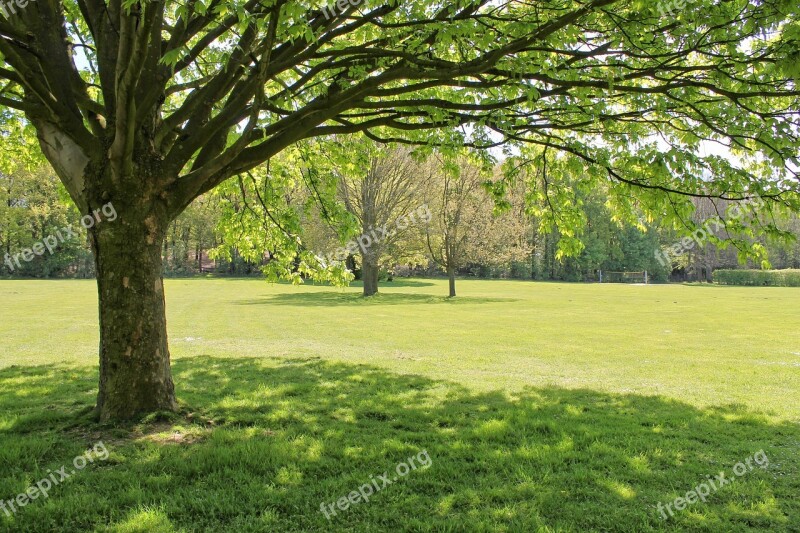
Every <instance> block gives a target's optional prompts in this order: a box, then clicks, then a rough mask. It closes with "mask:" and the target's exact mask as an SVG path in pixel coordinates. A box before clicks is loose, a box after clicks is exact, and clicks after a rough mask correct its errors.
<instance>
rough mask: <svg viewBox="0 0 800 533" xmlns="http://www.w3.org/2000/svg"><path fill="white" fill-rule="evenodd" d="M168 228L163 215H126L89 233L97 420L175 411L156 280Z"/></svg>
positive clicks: (161, 299)
mask: <svg viewBox="0 0 800 533" xmlns="http://www.w3.org/2000/svg"><path fill="white" fill-rule="evenodd" d="M167 225H168V219H167V218H166V217H165V216H164V215H159V214H156V213H152V212H147V211H139V210H126V211H125V212H124V216H123V215H120V218H119V220H117V221H115V222H109V223H105V224H103V223H101V224H98V225H97V226H96V227H95V229H94V230H93V231H92V236H91V240H92V247H93V249H94V255H95V265H96V267H97V288H98V297H99V305H100V389H99V393H98V396H97V414H98V415H99V417H100V419H101V420H109V419H127V418H132V417H134V416H136V415H137V414H140V413H146V412H153V411H158V410H170V411H172V410H175V409H177V402H176V400H175V388H174V386H173V383H172V373H171V370H170V356H169V347H168V343H167V319H166V313H165V302H164V282H163V278H162V259H161V244H162V242H163V239H164V231H165V229H166V228H167ZM143 236H144V238H143Z"/></svg>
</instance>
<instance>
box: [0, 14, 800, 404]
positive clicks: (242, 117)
mask: <svg viewBox="0 0 800 533" xmlns="http://www.w3.org/2000/svg"><path fill="white" fill-rule="evenodd" d="M4 5H5V9H4V10H3V11H2V12H0V106H3V108H4V110H5V111H8V110H17V111H21V112H23V113H24V116H25V117H26V118H25V120H26V121H28V122H29V123H30V124H32V125H33V126H34V127H35V128H36V131H37V134H38V139H39V143H40V145H41V148H42V150H43V152H44V154H45V156H46V157H47V159H48V160H49V161H50V163H51V164H52V166H53V167H54V168H55V170H56V172H57V173H58V175H59V177H60V179H61V180H62V182H63V183H64V185H65V187H66V188H67V190H68V191H69V194H70V196H71V197H72V199H73V200H74V202H75V204H76V205H77V206H78V208H79V209H80V211H81V213H82V214H91V213H92V212H93V210H95V209H98V208H99V207H100V206H102V205H104V204H106V203H108V202H112V203H113V205H114V206H115V208H116V210H117V212H118V214H119V219H118V221H116V222H114V223H112V224H101V225H98V226H96V227H95V228H93V230H92V231H91V235H90V239H91V242H92V248H93V251H94V255H95V261H96V270H97V284H98V293H99V306H100V339H101V340H100V384H99V395H98V399H97V410H98V414H99V416H100V418H101V419H104V420H105V419H116V418H128V417H132V416H136V415H138V414H140V413H144V412H149V411H153V410H159V409H175V408H176V398H175V393H174V387H173V381H172V375H171V372H170V361H169V347H168V343H167V328H166V319H165V302H164V289H163V283H162V278H161V269H162V257H161V244H162V241H163V239H164V237H165V233H166V231H167V228H168V226H169V223H170V222H171V221H172V220H174V219H175V217H177V216H178V215H179V214H180V213H181V212H182V211H183V210H184V209H185V208H186V207H187V206H188V205H189V204H190V203H191V202H192V201H193V200H194V199H195V198H197V197H198V196H199V195H201V194H203V193H204V192H206V191H209V190H211V189H213V188H214V187H216V186H217V185H219V184H220V183H222V182H224V181H226V180H228V179H229V178H232V177H234V176H237V175H240V174H242V173H245V172H247V171H248V170H251V169H253V168H255V167H257V166H258V165H260V164H262V163H264V162H265V161H267V160H269V159H270V158H272V157H273V156H275V155H276V154H279V153H281V152H282V151H283V150H285V149H286V148H287V147H290V146H292V145H294V144H295V143H297V142H299V141H301V140H303V139H309V138H314V137H324V136H329V135H332V134H348V133H355V132H364V133H365V134H366V135H367V136H369V137H371V138H373V139H377V140H382V141H390V140H395V141H398V142H408V143H418V144H438V143H445V144H448V145H456V144H459V143H461V142H465V143H467V144H468V145H471V146H475V147H488V146H490V145H492V144H496V143H500V142H505V143H512V144H516V145H518V149H519V151H518V152H515V153H517V154H518V155H519V156H520V157H523V158H528V159H529V160H530V161H533V162H534V164H535V165H537V166H538V164H537V163H536V158H537V157H538V155H537V154H538V152H537V150H540V149H542V148H544V147H547V148H548V149H550V150H552V151H557V152H559V153H561V154H563V165H568V166H571V167H572V168H582V169H584V175H585V178H584V180H585V183H586V184H587V186H590V185H591V184H592V183H593V182H595V183H596V182H598V181H601V180H611V181H613V182H615V183H618V184H620V185H619V192H618V193H615V194H616V197H615V200H616V201H617V203H618V204H619V205H621V206H623V207H622V208H623V209H624V207H625V202H628V203H630V202H631V198H638V199H639V200H638V201H639V202H640V203H642V204H643V205H645V206H646V207H647V209H649V210H656V209H659V210H660V209H662V208H664V206H667V208H670V209H672V208H673V207H672V206H677V207H676V208H677V209H678V210H685V209H686V208H687V207H686V205H687V204H686V203H685V202H682V201H681V198H682V197H683V196H686V195H707V196H716V197H726V198H733V199H741V198H748V197H750V196H752V195H754V194H759V195H760V196H761V197H762V198H767V199H769V200H771V201H772V202H773V203H775V202H784V203H791V202H794V199H793V197H790V195H789V194H788V192H791V191H796V189H797V186H798V181H797V175H796V174H795V170H796V168H795V167H794V166H793V163H792V162H791V158H795V157H796V156H797V142H798V138H797V134H798V117H797V113H798V112H797V110H798V107H800V106H799V105H798V95H800V93H799V92H798V90H797V87H796V85H795V78H796V77H797V76H798V67H797V65H798V62H797V58H798V56H799V55H800V23H798V11H800V5H798V3H797V2H790V1H786V0H756V1H752V0H730V1H726V2H718V1H716V0H697V1H695V2H691V3H690V4H688V5H687V6H686V7H685V8H684V9H683V10H682V11H681V12H680V13H678V14H672V13H667V14H664V13H663V11H661V10H659V8H658V5H657V2H652V3H647V2H642V1H640V0H587V1H583V2H578V1H576V0H543V1H541V2H527V1H521V0H500V1H492V2H490V1H488V0H475V1H470V0H465V1H462V0H459V1H456V2H438V1H436V0H408V1H403V2H399V1H398V0H389V1H388V2H386V3H384V2H383V1H380V2H378V1H373V0H365V1H364V2H361V3H358V4H357V5H352V4H351V5H350V6H348V7H346V9H344V10H343V11H341V10H339V9H335V10H331V9H330V6H329V5H328V2H327V1H322V0H302V1H301V0H224V1H223V0H187V1H185V2H176V1H171V0H147V1H145V0H124V1H123V0H37V1H36V2H22V1H17V2H14V3H13V4H12V3H11V2H5V4H4ZM337 5H338V6H341V3H339V4H337ZM323 8H326V9H325V12H323ZM463 125H471V127H470V128H463V129H462V128H460V127H459V126H463ZM434 130H435V131H438V133H436V135H434V134H433V133H431V132H432V131H434ZM426 132H427V133H426ZM3 142H4V144H6V145H8V144H13V143H14V142H15V139H14V138H9V137H5V138H4V140H3ZM703 142H710V143H715V142H716V143H720V144H722V145H725V146H726V147H727V150H729V151H730V152H732V153H733V152H735V153H736V155H737V158H736V160H734V159H727V158H725V157H720V156H719V155H718V154H712V155H708V156H700V155H698V147H699V146H700V145H701V144H702V143H703ZM737 161H741V164H739V163H737ZM787 191H788V192H787ZM567 197H568V196H567V195H563V196H562V197H561V199H563V198H567ZM613 200H614V199H611V200H610V201H613ZM793 206H794V207H796V204H793Z"/></svg>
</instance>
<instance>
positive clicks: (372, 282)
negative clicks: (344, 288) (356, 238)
mask: <svg viewBox="0 0 800 533" xmlns="http://www.w3.org/2000/svg"><path fill="white" fill-rule="evenodd" d="M371 256H372V254H370V253H365V254H362V256H361V277H362V279H363V280H364V296H373V295H375V294H377V293H378V275H379V272H380V268H379V267H378V262H377V260H376V258H374V257H371Z"/></svg>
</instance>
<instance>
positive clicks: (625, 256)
mask: <svg viewBox="0 0 800 533" xmlns="http://www.w3.org/2000/svg"><path fill="white" fill-rule="evenodd" d="M345 149H347V150H350V151H351V153H352V154H353V160H352V161H351V163H352V164H351V165H349V166H346V165H338V166H336V165H330V166H327V167H322V168H319V165H317V166H315V167H311V166H305V167H304V166H303V165H302V164H299V165H298V161H299V162H302V161H303V155H302V154H301V153H299V152H298V153H297V154H293V155H294V156H295V157H287V158H283V159H282V160H281V161H276V162H273V163H271V165H270V166H269V167H261V168H257V169H254V170H253V171H250V172H248V173H246V174H244V175H242V176H239V177H238V178H237V179H236V180H235V181H233V182H231V183H228V184H226V185H224V186H220V187H218V188H217V189H215V190H213V191H210V192H208V193H206V194H204V195H202V196H200V197H199V198H198V199H196V200H195V201H194V202H193V203H192V204H191V205H190V206H189V207H188V208H187V209H186V210H185V211H184V212H183V213H182V214H181V215H180V216H179V217H177V218H176V219H175V220H174V221H173V222H172V223H171V224H169V226H168V229H167V230H166V233H165V238H164V241H163V244H162V251H161V255H162V259H163V265H164V266H163V268H164V274H165V275H166V276H194V275H200V274H209V273H213V274H216V275H231V276H245V275H263V274H264V273H266V274H267V276H271V277H272V278H273V279H293V280H295V281H298V282H300V281H302V280H304V279H307V278H310V277H313V276H312V275H311V274H310V272H312V271H313V272H319V271H321V270H323V271H324V270H325V269H328V270H327V271H328V272H329V275H328V277H327V278H324V277H323V279H326V280H327V281H332V282H334V283H337V282H338V283H346V282H348V281H350V280H351V279H358V280H362V281H363V286H364V294H365V295H372V294H375V293H376V292H378V287H379V283H380V282H381V281H384V282H385V281H387V280H391V279H392V278H393V277H394V276H408V275H421V276H435V275H446V276H447V277H448V278H449V279H450V295H451V296H455V294H456V289H455V278H456V276H475V277H481V278H510V279H533V280H558V281H598V280H599V279H600V275H601V274H600V273H601V272H603V271H605V272H632V271H633V272H641V271H647V272H648V274H649V279H650V280H652V281H656V282H663V281H669V280H672V281H711V276H712V273H713V271H714V270H716V269H721V268H748V267H749V268H753V267H759V266H761V265H760V263H758V261H754V260H753V259H752V258H747V257H745V258H741V257H740V255H741V250H740V249H738V248H737V247H736V246H731V245H729V244H730V243H729V242H728V241H727V237H728V234H727V231H728V230H727V228H725V227H723V228H722V229H720V231H718V232H717V235H709V236H707V238H706V239H704V241H706V242H697V246H694V243H693V245H692V249H691V250H685V251H684V253H681V254H680V255H678V256H669V261H668V262H666V261H664V257H666V256H665V255H663V252H662V255H661V256H659V251H661V250H665V249H666V250H668V249H669V247H670V246H671V245H673V244H674V243H680V242H681V241H682V239H686V236H685V233H686V231H687V230H688V229H691V228H692V227H699V226H702V225H703V223H704V222H705V221H707V220H709V219H711V218H712V217H716V216H717V213H719V212H720V210H724V208H725V207H726V206H727V205H729V204H730V203H731V202H726V201H719V200H717V201H712V200H710V199H708V198H696V199H694V200H693V202H694V208H695V209H694V212H693V213H692V214H691V218H690V219H688V220H686V221H685V222H684V224H683V228H680V227H678V228H676V227H675V226H674V225H668V224H665V223H662V221H658V220H653V221H649V222H647V221H641V223H638V224H632V223H629V222H627V221H620V220H617V219H615V215H614V213H613V212H612V211H611V210H610V209H609V208H608V207H607V205H606V200H607V194H606V192H605V191H603V190H602V188H594V189H591V190H588V191H582V192H580V193H579V194H578V196H577V197H576V201H577V202H578V203H580V205H581V208H582V209H581V213H582V215H583V217H584V220H582V221H580V223H577V224H575V223H572V222H570V224H571V227H572V228H582V230H581V232H580V235H579V237H580V247H579V248H578V249H577V250H574V251H572V252H570V251H567V253H565V252H564V248H563V242H564V240H565V235H564V233H563V232H562V230H561V229H559V227H558V225H555V224H552V223H551V221H549V220H548V218H547V217H548V216H552V211H549V207H550V206H548V202H547V199H546V198H545V199H542V198H533V199H532V198H531V196H530V194H528V195H527V196H526V190H527V186H528V184H526V183H525V181H524V180H519V181H517V182H516V183H512V182H511V181H510V180H508V179H507V175H506V174H507V173H506V170H507V169H504V168H503V167H502V165H489V166H486V165H483V164H482V163H481V162H480V161H474V160H473V161H470V160H469V159H468V158H467V157H466V156H459V157H455V158H446V157H444V156H442V155H441V154H437V153H433V154H428V155H419V154H416V153H414V151H413V150H412V149H410V148H408V147H391V148H386V147H381V146H377V145H375V144H373V143H367V142H363V141H361V142H357V143H349V144H347V146H346V147H345ZM307 163H310V161H307ZM326 188H327V189H330V190H329V191H322V190H321V189H326ZM498 189H502V190H501V191H500V192H499V193H498ZM532 201H533V202H534V203H532ZM79 216H80V215H79V211H78V210H77V209H76V208H75V206H74V204H73V203H72V202H71V201H70V199H69V197H68V195H67V194H66V191H65V189H64V187H63V185H61V183H60V181H59V180H58V178H57V177H56V175H55V173H54V172H53V171H52V169H50V168H49V166H48V165H46V164H39V165H38V166H35V167H34V168H33V169H30V168H26V167H25V166H22V165H19V166H17V167H16V168H12V170H10V171H5V172H0V250H2V253H3V254H7V255H13V254H14V253H16V252H19V251H20V250H24V249H27V248H30V247H31V246H32V245H33V244H34V243H36V242H40V241H41V240H42V239H44V238H46V237H47V236H48V235H52V234H54V233H55V232H56V231H57V230H58V229H59V228H61V227H63V226H64V225H66V224H69V223H70V222H72V221H75V220H77V219H78V218H79ZM401 221H402V222H401ZM731 222H733V221H731ZM773 222H774V221H773ZM777 222H778V224H777V225H778V226H780V227H781V228H783V231H784V235H782V237H783V238H782V239H779V238H770V236H769V235H767V234H765V233H760V234H758V235H756V234H754V235H753V237H752V241H753V243H754V244H755V245H757V246H760V247H763V249H764V250H765V254H766V256H767V257H769V260H770V262H771V266H772V267H774V268H779V269H781V268H800V244H798V242H797V240H796V239H795V240H794V241H793V240H792V236H794V237H795V238H796V237H797V236H799V235H800V220H798V218H797V217H796V216H794V215H784V216H783V217H782V219H781V220H779V221H777ZM681 229H683V230H684V231H683V232H682V231H681ZM76 234H77V235H76V237H75V238H73V239H70V240H68V241H65V242H62V243H59V247H58V250H57V253H53V254H44V255H42V256H37V257H35V258H34V260H32V261H30V262H26V263H24V264H22V265H21V267H13V268H10V266H9V264H7V263H6V264H3V265H0V274H2V275H4V276H16V277H33V278H52V277H81V278H86V277H93V276H94V275H95V271H94V264H93V261H92V257H91V251H90V247H89V243H88V241H87V236H86V232H85V230H83V229H82V228H80V227H78V228H77V230H76ZM573 236H574V235H567V236H566V237H573ZM786 237H789V238H788V239H787V238H786ZM717 239H719V241H720V242H718V241H717ZM726 244H727V246H721V245H726ZM315 260H316V261H320V262H321V263H322V264H313V263H314V261H315ZM331 263H337V265H338V267H337V266H334V265H332V264H331ZM320 267H323V268H320ZM331 272H332V273H331ZM608 278H609V276H607V279H608Z"/></svg>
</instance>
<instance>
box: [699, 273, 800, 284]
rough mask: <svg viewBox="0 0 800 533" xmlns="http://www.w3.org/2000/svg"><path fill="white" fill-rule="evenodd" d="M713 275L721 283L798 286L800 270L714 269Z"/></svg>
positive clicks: (716, 281)
mask: <svg viewBox="0 0 800 533" xmlns="http://www.w3.org/2000/svg"><path fill="white" fill-rule="evenodd" d="M713 277H714V282H715V283H719V284H721V285H752V286H768V287H800V270H789V269H787V270H715V271H714V274H713Z"/></svg>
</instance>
